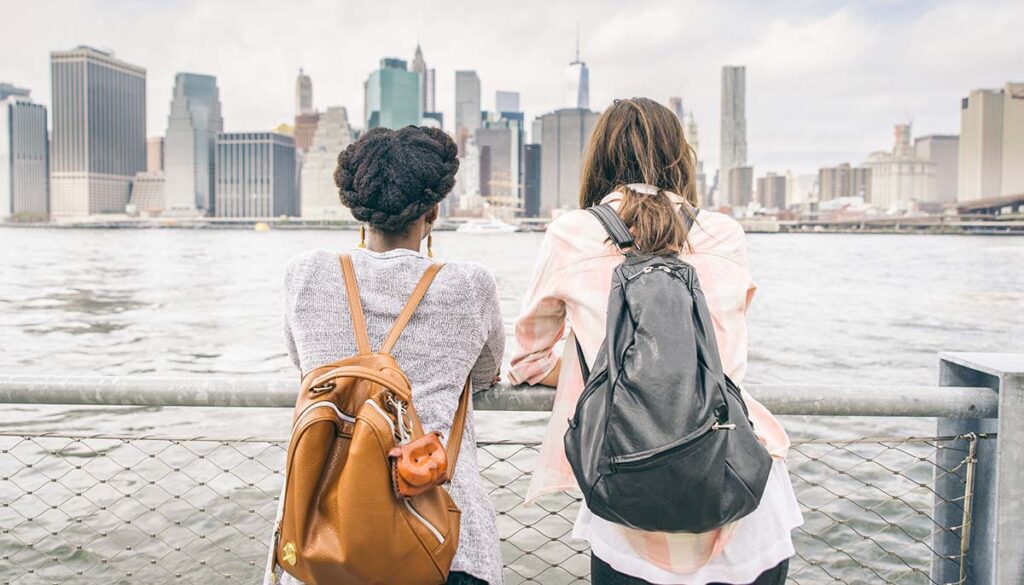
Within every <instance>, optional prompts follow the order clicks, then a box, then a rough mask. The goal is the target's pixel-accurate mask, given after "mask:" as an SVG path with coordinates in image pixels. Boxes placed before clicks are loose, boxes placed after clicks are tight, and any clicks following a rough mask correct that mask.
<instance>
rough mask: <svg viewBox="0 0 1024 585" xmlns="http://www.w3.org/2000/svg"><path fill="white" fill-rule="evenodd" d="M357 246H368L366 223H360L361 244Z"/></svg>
mask: <svg viewBox="0 0 1024 585" xmlns="http://www.w3.org/2000/svg"><path fill="white" fill-rule="evenodd" d="M356 247H357V248H365V247H366V226H365V225H360V226H359V245H358V246H356Z"/></svg>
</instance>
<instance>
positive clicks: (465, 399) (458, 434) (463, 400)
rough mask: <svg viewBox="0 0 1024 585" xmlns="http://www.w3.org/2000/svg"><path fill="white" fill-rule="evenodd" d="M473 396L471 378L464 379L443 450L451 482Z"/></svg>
mask: <svg viewBox="0 0 1024 585" xmlns="http://www.w3.org/2000/svg"><path fill="white" fill-rule="evenodd" d="M472 394H473V378H472V376H470V377H468V378H466V385H465V386H464V387H463V388H462V396H460V397H459V408H458V409H457V410H456V411H455V420H453V421H452V432H451V433H450V434H449V435H448V444H446V445H445V446H444V450H445V452H446V453H448V461H449V463H450V465H448V481H451V480H452V476H453V475H454V474H455V466H456V465H457V464H458V462H459V451H460V449H461V447H462V431H463V430H465V428H466V417H467V416H468V414H469V399H470V396H471V395H472Z"/></svg>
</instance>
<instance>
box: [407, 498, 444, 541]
mask: <svg viewBox="0 0 1024 585" xmlns="http://www.w3.org/2000/svg"><path fill="white" fill-rule="evenodd" d="M402 503H404V504H405V507H406V508H408V509H409V512H411V513H412V515H413V516H415V517H416V519H417V520H419V521H420V523H421V524H423V525H424V526H426V528H427V530H429V531H430V533H431V534H433V535H434V538H436V539H437V542H438V543H439V544H444V535H442V534H441V531H440V530H438V529H437V528H436V527H435V526H434V525H433V524H431V523H430V521H429V520H427V519H426V518H424V517H423V515H422V514H420V513H419V512H417V511H416V508H413V507H412V504H410V503H409V500H408V499H406V498H402Z"/></svg>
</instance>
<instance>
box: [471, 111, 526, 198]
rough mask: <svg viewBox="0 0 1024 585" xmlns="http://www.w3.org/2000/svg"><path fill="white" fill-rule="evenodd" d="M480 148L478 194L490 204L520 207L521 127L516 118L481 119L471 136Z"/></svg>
mask: <svg viewBox="0 0 1024 585" xmlns="http://www.w3.org/2000/svg"><path fill="white" fill-rule="evenodd" d="M474 138H475V142H476V145H477V147H478V148H479V149H480V194H481V195H482V196H483V197H484V198H485V200H486V201H487V203H488V205H490V206H492V207H503V208H513V209H517V210H518V209H521V207H522V201H521V199H520V197H521V195H520V173H521V160H520V159H521V153H522V147H523V127H522V123H521V121H520V119H518V118H500V119H498V120H488V121H486V122H484V126H483V127H482V128H479V129H477V131H476V134H475V136H474Z"/></svg>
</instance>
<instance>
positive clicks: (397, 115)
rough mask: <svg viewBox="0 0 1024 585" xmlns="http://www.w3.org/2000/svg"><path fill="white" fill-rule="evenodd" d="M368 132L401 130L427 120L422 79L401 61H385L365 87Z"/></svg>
mask: <svg viewBox="0 0 1024 585" xmlns="http://www.w3.org/2000/svg"><path fill="white" fill-rule="evenodd" d="M364 89H365V99H364V103H365V104H366V108H365V112H366V119H365V123H366V126H365V127H366V128H367V129H370V128H378V127H380V128H392V129H398V128H401V127H403V126H408V125H410V124H413V125H415V124H419V123H420V120H422V119H423V101H422V99H421V97H420V75H419V74H418V73H416V72H414V71H409V70H408V69H407V68H406V64H405V61H403V60H401V59H391V58H385V59H381V61H380V68H379V69H377V70H376V71H374V72H373V73H371V74H370V77H369V78H368V79H367V80H366V83H365V84H364Z"/></svg>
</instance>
